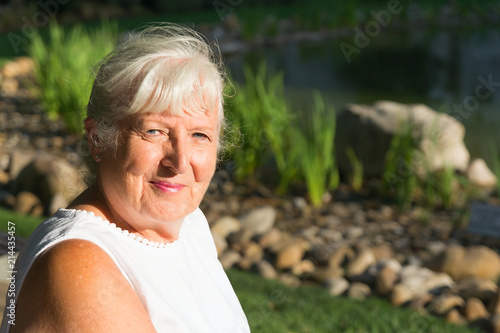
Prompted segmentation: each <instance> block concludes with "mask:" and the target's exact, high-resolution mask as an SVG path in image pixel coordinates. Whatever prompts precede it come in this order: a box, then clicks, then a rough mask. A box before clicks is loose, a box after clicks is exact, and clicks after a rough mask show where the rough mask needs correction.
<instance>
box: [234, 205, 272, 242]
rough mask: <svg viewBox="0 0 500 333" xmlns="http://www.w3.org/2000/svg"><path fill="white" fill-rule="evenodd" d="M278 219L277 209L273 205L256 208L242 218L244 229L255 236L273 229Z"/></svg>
mask: <svg viewBox="0 0 500 333" xmlns="http://www.w3.org/2000/svg"><path fill="white" fill-rule="evenodd" d="M275 221H276V209H274V208H273V207H271V206H264V207H260V208H255V209H253V210H252V211H250V212H249V213H247V214H246V215H245V216H243V217H242V218H241V225H242V227H243V229H244V230H248V231H250V232H251V233H252V234H253V235H254V236H257V235H262V234H265V233H266V232H268V231H269V230H271V229H272V227H273V226H274V222H275Z"/></svg>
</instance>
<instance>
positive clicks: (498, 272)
mask: <svg viewBox="0 0 500 333" xmlns="http://www.w3.org/2000/svg"><path fill="white" fill-rule="evenodd" d="M430 266H431V268H433V269H434V270H437V271H441V272H446V273H448V274H449V275H451V276H452V277H453V278H454V279H455V280H462V279H465V278H468V277H473V276H474V277H478V278H483V279H489V280H492V281H493V282H497V280H498V278H499V277H500V257H499V256H498V254H497V253H496V252H495V251H493V250H492V249H490V248H488V247H486V246H483V245H477V246H471V247H469V248H464V247H463V246H461V245H451V246H449V247H448V248H447V249H446V252H445V253H443V254H442V255H440V256H439V257H438V258H436V260H435V261H434V262H432V263H431V265H430ZM432 266H434V267H432Z"/></svg>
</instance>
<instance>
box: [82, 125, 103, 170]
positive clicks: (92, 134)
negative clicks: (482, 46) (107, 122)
mask: <svg viewBox="0 0 500 333" xmlns="http://www.w3.org/2000/svg"><path fill="white" fill-rule="evenodd" d="M84 128H85V136H86V137H87V142H88V145H89V149H90V153H91V154H92V156H93V157H94V160H95V161H96V162H99V161H100V160H101V153H102V149H101V148H100V145H99V137H98V135H97V124H96V122H95V120H94V119H92V118H87V119H85V122H84Z"/></svg>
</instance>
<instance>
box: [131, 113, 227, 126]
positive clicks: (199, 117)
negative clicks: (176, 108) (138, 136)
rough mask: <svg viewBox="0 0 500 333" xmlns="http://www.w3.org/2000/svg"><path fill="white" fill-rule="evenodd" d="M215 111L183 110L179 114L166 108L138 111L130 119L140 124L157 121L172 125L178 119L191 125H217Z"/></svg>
mask: <svg viewBox="0 0 500 333" xmlns="http://www.w3.org/2000/svg"><path fill="white" fill-rule="evenodd" d="M216 113H217V112H216V111H204V112H199V111H198V112H188V111H184V112H182V113H179V114H173V112H170V111H168V110H165V111H164V112H148V113H139V114H136V115H134V116H132V119H131V121H132V122H133V123H134V124H136V125H141V124H145V123H157V124H165V125H172V124H174V123H176V122H178V121H179V120H182V122H183V123H189V124H193V125H204V126H213V127H214V128H216V127H217V114H216Z"/></svg>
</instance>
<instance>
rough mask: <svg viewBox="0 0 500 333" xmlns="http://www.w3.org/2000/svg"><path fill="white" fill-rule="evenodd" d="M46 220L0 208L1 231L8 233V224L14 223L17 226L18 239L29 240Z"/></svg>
mask: <svg viewBox="0 0 500 333" xmlns="http://www.w3.org/2000/svg"><path fill="white" fill-rule="evenodd" d="M44 219H45V218H43V217H32V216H26V215H23V214H19V213H15V212H13V211H10V210H8V209H5V208H0V231H2V232H7V227H8V224H9V222H12V223H15V226H16V237H22V238H28V236H29V235H30V234H31V233H32V232H33V230H35V228H36V227H37V226H38V225H39V224H40V223H41V222H42V221H43V220H44Z"/></svg>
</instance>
